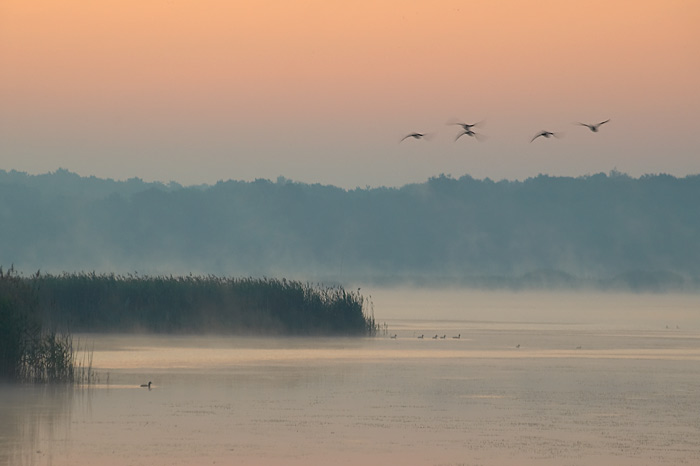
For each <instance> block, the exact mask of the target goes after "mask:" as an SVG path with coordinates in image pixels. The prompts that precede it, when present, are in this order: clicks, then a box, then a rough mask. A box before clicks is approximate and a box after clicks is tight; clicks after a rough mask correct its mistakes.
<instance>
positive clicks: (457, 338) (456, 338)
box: [452, 333, 462, 340]
mask: <svg viewBox="0 0 700 466" xmlns="http://www.w3.org/2000/svg"><path fill="white" fill-rule="evenodd" d="M452 338H454V339H455V340H459V339H460V338H462V334H461V333H460V334H459V335H457V336H456V337H452Z"/></svg>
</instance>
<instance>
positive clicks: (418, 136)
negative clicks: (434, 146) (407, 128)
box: [399, 133, 430, 142]
mask: <svg viewBox="0 0 700 466" xmlns="http://www.w3.org/2000/svg"><path fill="white" fill-rule="evenodd" d="M408 138H413V139H423V138H425V139H430V138H429V137H428V135H427V134H425V133H411V134H407V135H406V136H404V137H402V138H401V141H399V142H403V140H404V139H408Z"/></svg>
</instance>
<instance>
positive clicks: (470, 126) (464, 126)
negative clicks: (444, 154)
mask: <svg viewBox="0 0 700 466" xmlns="http://www.w3.org/2000/svg"><path fill="white" fill-rule="evenodd" d="M609 121H610V119H609V118H608V119H607V120H605V121H601V122H600V123H590V124H589V123H580V122H579V123H575V124H576V125H579V126H585V127H586V128H588V129H589V130H590V131H591V132H593V133H597V132H598V130H599V129H600V127H601V126H602V125H604V124H605V123H607V122H609ZM447 124H448V125H455V126H459V127H460V128H461V129H460V132H459V134H457V137H455V142H456V141H458V140H459V138H461V137H462V136H469V137H472V138H474V139H476V140H477V141H480V142H481V141H483V140H484V139H486V136H485V135H483V134H481V133H477V132H476V131H474V128H477V127H479V126H480V125H482V124H483V121H482V122H477V123H462V122H459V121H452V122H448V123H447ZM539 137H543V138H545V139H549V138H551V137H555V138H558V137H561V133H556V132H553V131H547V130H542V131H540V132H539V133H537V134H535V136H534V137H533V138H532V139H530V142H531V143H532V142H533V141H535V139H537V138H539ZM408 138H413V139H430V138H431V134H430V133H417V132H416V133H409V134H407V135H406V136H404V137H402V138H401V140H400V141H399V143H401V142H403V141H405V140H406V139H408Z"/></svg>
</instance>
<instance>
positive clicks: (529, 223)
mask: <svg viewBox="0 0 700 466" xmlns="http://www.w3.org/2000/svg"><path fill="white" fill-rule="evenodd" d="M699 198H700V176H697V175H695V176H687V177H683V178H677V177H673V176H670V175H663V174H661V175H645V176H642V177H639V178H633V177H630V176H627V175H625V174H622V173H618V172H611V173H609V174H604V173H599V174H593V175H588V176H581V177H552V176H546V175H540V176H537V177H534V178H529V179H527V180H524V181H508V180H501V181H493V180H490V179H483V180H478V179H474V178H472V177H470V176H463V177H460V178H453V177H451V176H449V175H440V176H436V177H433V178H430V179H428V180H427V181H425V182H423V183H415V184H409V185H405V186H402V187H398V188H387V187H377V188H370V187H367V188H357V189H352V190H346V189H341V188H337V187H333V186H325V185H319V184H304V183H297V182H293V181H290V180H287V179H284V178H282V177H280V178H279V179H277V180H275V181H271V180H263V179H261V180H255V181H250V182H248V181H234V180H229V181H221V182H218V183H216V184H214V185H202V186H189V187H183V186H180V185H177V184H175V183H170V184H161V183H146V182H143V181H141V180H138V179H132V180H128V181H123V182H120V181H113V180H101V179H97V178H94V177H90V178H86V177H80V176H78V175H75V174H73V173H70V172H67V171H65V170H59V171H57V172H55V173H51V174H46V175H37V176H33V175H27V174H23V173H18V172H3V171H0V222H1V224H2V226H3V227H2V231H1V232H0V235H1V237H0V260H2V261H3V262H4V263H14V264H15V265H16V266H17V267H19V268H21V269H22V270H26V271H32V270H36V269H38V268H40V267H44V268H45V269H47V270H49V271H51V272H54V273H59V272H61V271H75V270H96V271H103V272H105V271H117V272H119V273H128V272H133V271H141V272H145V273H150V274H155V275H157V274H169V273H178V274H188V273H190V272H193V273H196V274H203V275H207V274H217V275H230V276H287V277H290V278H293V279H301V280H312V281H323V282H337V283H348V282H363V283H366V282H370V283H379V284H395V283H402V282H411V283H426V284H437V283H457V284H478V285H479V286H482V285H483V286H494V287H498V286H516V287H517V286H530V285H532V284H534V285H538V284H546V283H558V284H560V285H561V284H564V285H566V284H567V283H574V284H578V285H580V284H586V285H591V286H603V287H628V288H633V289H637V288H647V287H652V288H654V287H664V286H667V285H668V286H672V287H681V288H683V287H685V288H688V287H690V288H694V287H697V285H698V277H700V241H698V239H700V236H699V234H698V232H699V231H700V209H698V208H697V207H696V205H695V204H696V200H697V199H699Z"/></svg>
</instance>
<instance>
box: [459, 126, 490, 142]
mask: <svg viewBox="0 0 700 466" xmlns="http://www.w3.org/2000/svg"><path fill="white" fill-rule="evenodd" d="M465 135H466V136H470V137H473V138H474V139H476V140H477V141H479V142H481V141H483V140H484V137H485V136H484V135H483V134H479V133H475V132H474V131H472V130H471V129H465V130H464V131H462V132H461V133H459V134H458V135H457V137H456V138H455V141H457V140H458V139H459V138H461V137H462V136H465Z"/></svg>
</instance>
